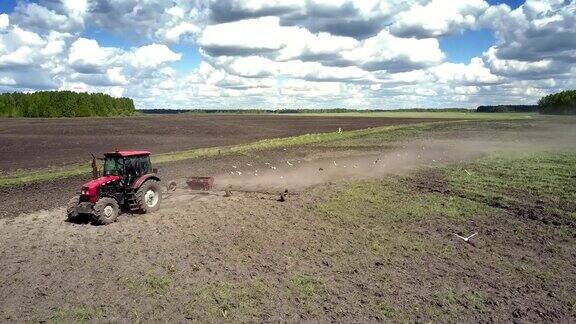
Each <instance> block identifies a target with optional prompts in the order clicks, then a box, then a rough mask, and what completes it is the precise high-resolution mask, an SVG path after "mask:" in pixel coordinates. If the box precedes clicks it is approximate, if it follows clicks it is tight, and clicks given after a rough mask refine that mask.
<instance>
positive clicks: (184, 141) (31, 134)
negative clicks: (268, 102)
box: [0, 114, 441, 172]
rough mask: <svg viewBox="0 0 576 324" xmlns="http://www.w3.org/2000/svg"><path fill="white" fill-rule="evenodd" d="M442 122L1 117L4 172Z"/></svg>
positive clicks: (258, 117)
mask: <svg viewBox="0 0 576 324" xmlns="http://www.w3.org/2000/svg"><path fill="white" fill-rule="evenodd" d="M438 120H441V119H424V120H423V119H416V118H364V117H313V116H273V115H237V114H236V115H206V116H204V115H169V116H142V117H126V118H82V119H79V118H75V119H67V118H62V119H1V118H0V156H2V159H0V172H2V171H4V172H8V171H11V170H15V169H29V168H41V167H48V166H60V165H65V164H70V163H74V162H84V161H87V160H89V158H90V153H96V154H101V153H103V152H107V151H110V150H113V149H115V148H119V149H147V150H150V151H152V152H153V153H165V152H174V151H181V150H189V149H195V148H201V147H214V146H223V145H234V144H241V143H247V142H252V141H255V140H260V139H266V138H276V137H287V136H294V135H301V134H309V133H322V132H335V131H337V130H338V128H342V129H343V130H354V129H362V128H368V127H376V126H387V125H398V124H410V123H418V122H422V121H438Z"/></svg>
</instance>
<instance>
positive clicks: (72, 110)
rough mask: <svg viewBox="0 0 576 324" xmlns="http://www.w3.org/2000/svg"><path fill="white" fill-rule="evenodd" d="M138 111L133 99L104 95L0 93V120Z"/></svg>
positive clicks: (130, 113) (54, 92) (68, 92)
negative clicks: (0, 118) (4, 118)
mask: <svg viewBox="0 0 576 324" xmlns="http://www.w3.org/2000/svg"><path fill="white" fill-rule="evenodd" d="M135 111H136V109H135V107H134V102H133V101H132V99H130V98H114V97H112V96H109V95H107V94H103V93H85V92H83V93H77V92H72V91H40V92H34V93H20V92H14V93H2V94H0V117H91V116H129V115H132V114H134V112H135Z"/></svg>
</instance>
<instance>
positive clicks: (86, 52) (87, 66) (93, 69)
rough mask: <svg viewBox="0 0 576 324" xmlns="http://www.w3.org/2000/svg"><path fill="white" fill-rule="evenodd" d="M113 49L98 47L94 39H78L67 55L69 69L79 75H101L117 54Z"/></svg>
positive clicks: (117, 51)
mask: <svg viewBox="0 0 576 324" xmlns="http://www.w3.org/2000/svg"><path fill="white" fill-rule="evenodd" d="M119 52H120V51H119V50H117V49H114V48H107V47H100V45H99V44H98V42H97V41H96V40H94V39H86V38H78V39H77V40H76V41H75V42H74V43H72V46H70V53H69V54H68V63H69V64H70V67H72V68H73V69H74V70H76V71H77V72H80V73H101V72H102V70H103V69H104V68H106V67H107V66H109V65H111V64H112V63H114V60H115V59H116V58H117V56H118V54H119Z"/></svg>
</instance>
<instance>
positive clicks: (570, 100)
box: [538, 90, 576, 115]
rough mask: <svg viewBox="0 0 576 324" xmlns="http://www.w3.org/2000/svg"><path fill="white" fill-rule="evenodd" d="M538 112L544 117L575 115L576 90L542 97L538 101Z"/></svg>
mask: <svg viewBox="0 0 576 324" xmlns="http://www.w3.org/2000/svg"><path fill="white" fill-rule="evenodd" d="M538 111H539V112H540V113H541V114H546V115H576V90H567V91H562V92H558V93H554V94H551V95H547V96H545V97H543V98H542V99H540V100H539V101H538Z"/></svg>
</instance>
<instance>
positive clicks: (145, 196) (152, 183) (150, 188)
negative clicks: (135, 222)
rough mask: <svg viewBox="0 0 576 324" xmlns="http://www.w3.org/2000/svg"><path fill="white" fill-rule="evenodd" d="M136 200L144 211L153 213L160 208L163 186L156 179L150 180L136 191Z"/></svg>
mask: <svg viewBox="0 0 576 324" xmlns="http://www.w3.org/2000/svg"><path fill="white" fill-rule="evenodd" d="M136 201H137V202H138V207H139V209H140V211H141V212H142V213H151V212H154V211H157V210H158V209H160V202H161V201H162V188H160V183H159V182H158V181H156V180H148V181H146V182H144V184H142V186H140V188H139V189H138V191H136Z"/></svg>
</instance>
